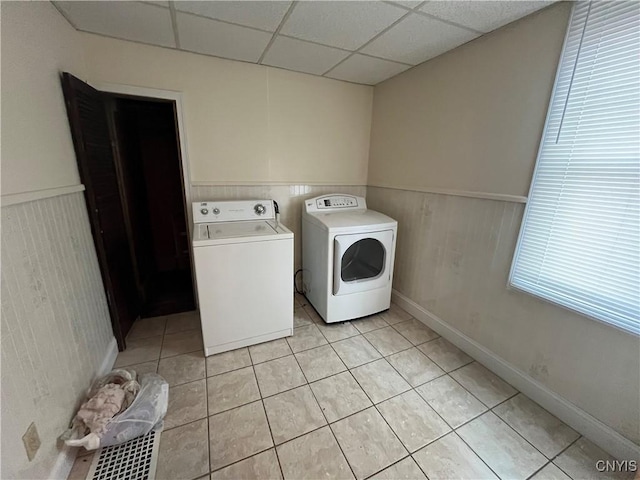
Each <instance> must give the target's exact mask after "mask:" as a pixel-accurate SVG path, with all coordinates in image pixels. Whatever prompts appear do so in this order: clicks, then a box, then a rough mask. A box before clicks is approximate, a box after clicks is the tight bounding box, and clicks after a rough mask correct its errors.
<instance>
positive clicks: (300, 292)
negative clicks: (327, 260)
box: [293, 268, 304, 295]
mask: <svg viewBox="0 0 640 480" xmlns="http://www.w3.org/2000/svg"><path fill="white" fill-rule="evenodd" d="M299 273H302V269H301V268H299V269H298V270H296V273H294V274H293V288H295V290H296V293H299V294H300V295H304V292H303V291H302V290H299V289H298V284H297V283H296V279H297V278H298V274H299Z"/></svg>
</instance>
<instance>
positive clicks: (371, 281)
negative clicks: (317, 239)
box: [333, 230, 394, 295]
mask: <svg viewBox="0 0 640 480" xmlns="http://www.w3.org/2000/svg"><path fill="white" fill-rule="evenodd" d="M393 253H394V235H393V231H392V230H384V231H381V232H368V233H355V234H346V235H336V236H335V237H334V245H333V255H334V257H333V260H334V261H333V294H334V295H348V294H350V293H356V292H364V291H367V290H374V289H376V288H382V287H385V286H387V285H388V284H389V283H390V281H391V275H390V272H391V268H392V266H391V262H392V261H393Z"/></svg>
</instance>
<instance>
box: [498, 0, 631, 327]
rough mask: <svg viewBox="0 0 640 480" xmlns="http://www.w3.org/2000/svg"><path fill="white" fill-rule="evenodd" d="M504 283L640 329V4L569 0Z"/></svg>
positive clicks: (584, 312) (593, 316)
mask: <svg viewBox="0 0 640 480" xmlns="http://www.w3.org/2000/svg"><path fill="white" fill-rule="evenodd" d="M510 284H511V285H512V286H514V287H516V288H518V289H521V290H524V291H526V292H529V293H531V294H533V295H536V296H538V297H541V298H543V299H546V300H548V301H551V302H554V303H557V304H560V305H562V306H564V307H567V308H570V309H572V310H575V311H577V312H580V313H582V314H584V315H587V316H589V317H592V318H595V319H598V320H601V321H604V322H607V323H610V324H612V325H615V326H617V327H618V328H621V329H623V330H626V331H629V332H633V333H635V334H640V318H639V310H640V3H639V2H636V1H628V2H627V1H612V2H591V3H589V2H577V3H575V4H574V7H573V11H572V15H571V21H570V24H569V28H568V32H567V37H566V40H565V45H564V50H563V54H562V58H561V60H560V65H559V68H558V73H557V77H556V83H555V88H554V92H553V94H552V97H551V103H550V106H549V111H548V113H547V122H546V125H545V128H544V132H543V137H542V140H541V143H540V149H539V152H538V159H537V163H536V168H535V172H534V176H533V181H532V184H531V190H530V192H529V198H528V202H527V206H526V209H525V214H524V219H523V224H522V228H521V230H520V236H519V239H518V244H517V248H516V252H515V256H514V261H513V265H512V268H511V273H510Z"/></svg>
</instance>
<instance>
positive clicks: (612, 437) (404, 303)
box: [392, 290, 640, 461]
mask: <svg viewBox="0 0 640 480" xmlns="http://www.w3.org/2000/svg"><path fill="white" fill-rule="evenodd" d="M392 300H393V302H394V303H396V304H397V305H398V306H400V307H402V308H403V309H404V310H406V311H407V312H408V313H410V314H411V315H412V316H413V317H414V318H416V319H417V320H420V321H421V322H422V323H424V324H425V325H427V326H428V327H429V328H431V329H432V330H435V331H436V332H437V333H438V334H439V335H441V336H442V337H444V338H445V339H447V340H448V341H450V342H451V343H453V344H454V345H456V346H457V347H458V348H460V349H461V350H463V351H464V352H465V353H467V354H468V355H469V356H470V357H472V358H474V359H475V360H477V361H478V362H480V363H481V364H483V365H484V366H485V367H487V368H488V369H489V370H491V371H492V372H494V373H495V374H496V375H498V376H499V377H502V378H503V379H504V380H506V381H507V382H508V383H510V384H511V385H513V386H514V387H515V388H517V389H518V390H520V391H521V392H522V393H524V394H525V395H526V396H527V397H529V398H531V399H532V400H533V401H535V402H536V403H538V404H539V405H541V406H542V407H543V408H545V409H546V410H548V411H549V412H551V413H552V414H553V415H555V416H556V417H558V418H559V419H560V420H562V421H563V422H565V423H566V424H567V425H569V426H570V427H571V428H573V429H574V430H576V431H577V432H579V433H580V434H582V435H584V436H585V437H586V438H588V439H589V440H591V441H592V442H593V443H595V444H596V445H598V446H599V447H600V448H602V449H603V450H605V451H606V452H608V453H610V454H611V455H613V456H614V457H616V458H617V459H619V460H636V461H639V460H640V446H638V445H636V444H635V443H633V442H632V441H631V440H629V439H628V438H626V437H624V436H622V435H620V434H619V433H618V432H616V431H615V430H613V429H612V428H611V427H609V426H608V425H605V424H604V423H602V422H601V421H600V420H598V419H597V418H595V417H593V416H592V415H590V414H589V413H587V412H585V411H584V410H582V409H581V408H579V407H577V406H576V405H574V404H573V403H571V402H569V401H568V400H567V399H565V398H564V397H561V396H560V395H558V394H557V393H555V392H554V391H552V390H550V389H549V388H548V387H546V386H545V385H543V384H542V383H540V382H538V381H537V380H535V379H534V378H532V377H530V376H529V375H527V374H526V373H524V372H522V371H521V370H519V369H518V368H516V367H514V366H513V365H511V364H510V363H508V362H507V361H506V360H504V359H503V358H501V357H499V356H498V355H496V354H495V353H493V352H492V351H490V350H488V349H487V348H485V347H483V346H482V345H480V344H479V343H478V342H476V341H475V340H473V339H471V338H470V337H468V336H466V335H465V334H464V333H462V332H460V331H459V330H457V329H455V328H453V327H452V326H451V325H449V324H448V323H446V322H445V321H444V320H442V319H441V318H439V317H437V316H436V315H434V314H433V313H431V312H429V311H428V310H426V309H425V308H423V307H421V306H420V305H418V304H417V303H415V302H414V301H413V300H411V299H409V298H408V297H406V296H404V295H402V294H401V293H399V292H398V291H396V290H393V292H392Z"/></svg>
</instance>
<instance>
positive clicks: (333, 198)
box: [305, 194, 367, 213]
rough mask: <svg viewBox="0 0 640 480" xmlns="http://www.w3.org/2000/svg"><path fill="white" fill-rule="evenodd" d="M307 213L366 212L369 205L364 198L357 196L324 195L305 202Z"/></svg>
mask: <svg viewBox="0 0 640 480" xmlns="http://www.w3.org/2000/svg"><path fill="white" fill-rule="evenodd" d="M305 209H306V211H307V212H327V213H329V212H330V211H332V210H366V209H367V204H366V202H365V200H364V198H362V197H356V196H355V195H340V194H334V195H323V196H322V197H316V198H311V199H309V200H307V201H306V202H305Z"/></svg>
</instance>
